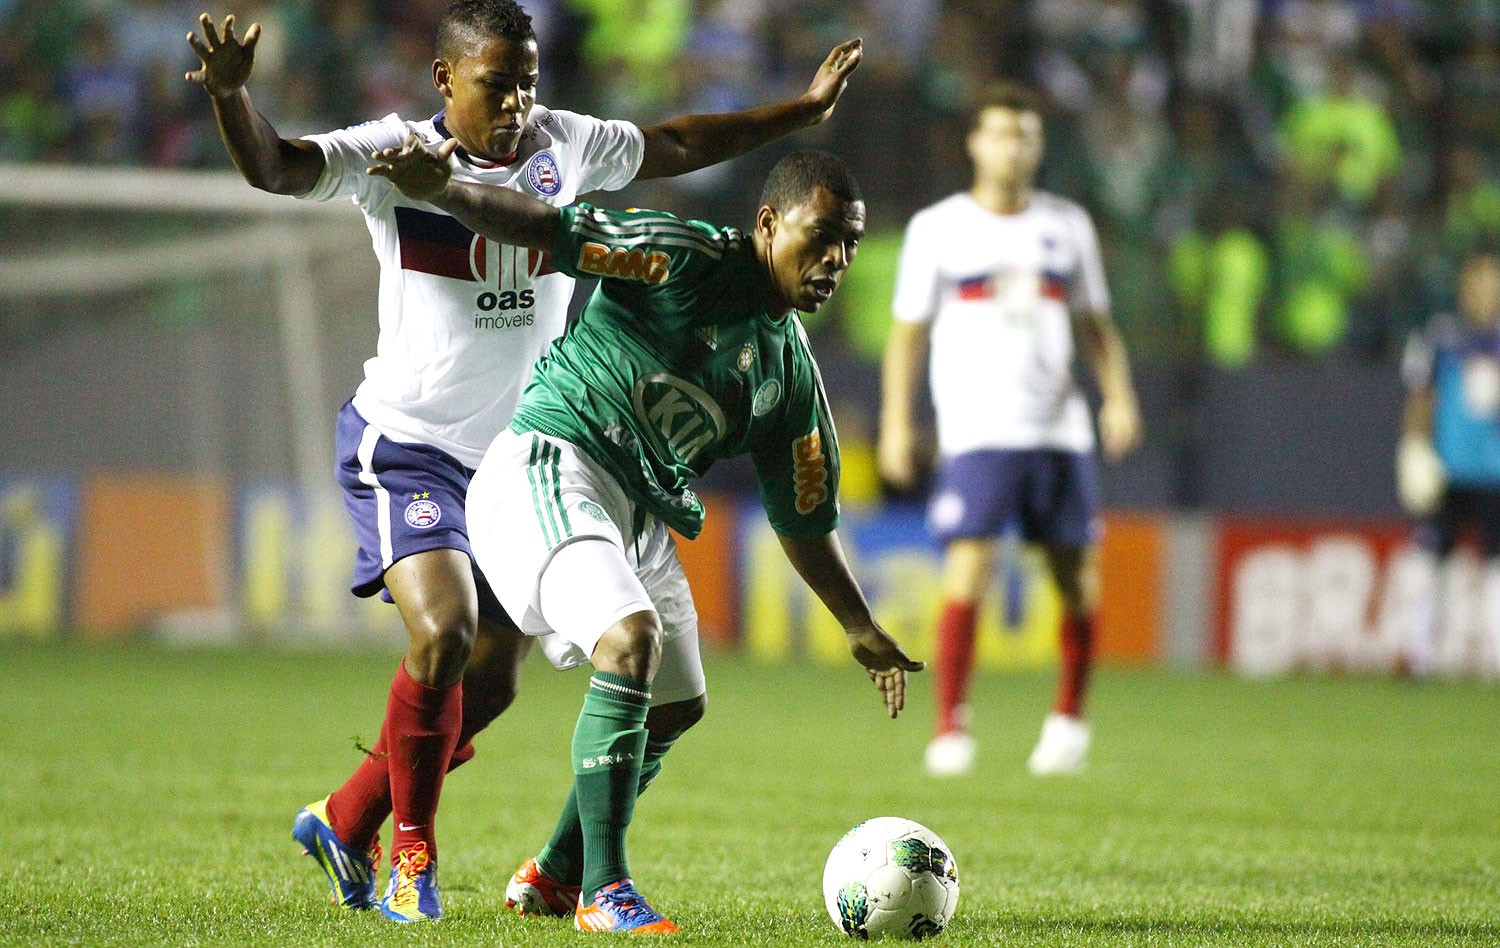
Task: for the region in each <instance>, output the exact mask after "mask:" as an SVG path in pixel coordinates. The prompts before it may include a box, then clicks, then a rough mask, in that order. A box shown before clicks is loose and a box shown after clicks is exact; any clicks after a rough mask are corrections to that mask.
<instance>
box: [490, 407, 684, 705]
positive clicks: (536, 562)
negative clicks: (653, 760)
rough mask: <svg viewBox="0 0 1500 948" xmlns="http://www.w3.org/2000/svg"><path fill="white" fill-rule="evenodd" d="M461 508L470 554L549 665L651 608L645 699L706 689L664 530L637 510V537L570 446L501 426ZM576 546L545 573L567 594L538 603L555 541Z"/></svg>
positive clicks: (664, 700) (619, 502)
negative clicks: (657, 660) (651, 654)
mask: <svg viewBox="0 0 1500 948" xmlns="http://www.w3.org/2000/svg"><path fill="white" fill-rule="evenodd" d="M465 508H466V515H467V519H468V525H469V543H470V546H471V547H472V549H473V551H474V560H475V562H477V563H478V564H479V568H480V570H481V571H482V572H483V573H484V575H485V578H486V579H487V580H488V581H489V584H490V587H491V588H492V589H494V591H495V596H496V597H497V598H498V599H499V600H500V604H501V605H502V606H504V607H505V611H506V612H507V613H509V614H510V616H511V618H513V619H515V620H516V623H517V624H518V625H519V626H520V627H521V631H522V632H524V633H526V634H527V635H532V636H536V637H537V639H538V641H539V643H540V644H541V646H542V651H543V652H545V653H546V655H547V658H548V659H549V660H550V661H551V662H552V664H553V665H554V666H555V667H557V668H572V667H574V666H576V665H581V664H583V663H584V662H586V661H588V658H589V656H590V655H592V654H593V652H594V646H596V645H597V644H598V643H599V639H600V637H601V636H603V635H604V633H605V632H607V631H608V630H609V628H610V627H611V626H613V625H614V624H615V623H616V622H619V621H620V620H621V619H623V618H625V617H626V616H628V615H631V614H632V613H635V612H643V611H647V610H650V611H654V612H655V613H656V614H657V616H658V617H659V618H660V619H661V626H662V660H661V667H660V669H659V670H658V671H657V674H656V678H655V680H654V681H653V682H652V685H651V695H652V701H651V703H652V704H653V705H659V704H669V703H671V702H674V701H684V700H686V699H688V698H696V697H697V696H699V695H701V694H703V693H704V690H705V685H704V678H703V664H702V660H701V658H700V656H699V652H698V612H697V610H696V609H695V608H694V607H693V595H692V591H691V590H690V589H689V588H688V582H687V576H686V575H685V574H684V573H683V571H682V563H681V562H679V561H678V559H677V544H676V543H675V542H674V541H673V539H672V534H671V532H670V531H669V530H668V529H667V528H666V526H665V525H663V524H662V523H661V522H660V521H659V520H657V519H656V518H655V517H651V516H647V517H646V518H645V526H644V527H643V528H642V530H641V533H640V535H639V536H635V535H634V534H633V530H632V526H633V524H634V522H635V516H636V506H635V504H633V503H631V501H630V499H629V498H628V497H627V496H626V495H625V492H624V491H623V490H621V489H620V486H619V485H618V484H617V483H615V481H614V479H613V478H612V477H610V476H609V475H608V474H606V473H605V472H604V471H603V470H602V469H601V468H600V467H599V466H598V465H596V464H595V463H594V462H593V461H591V460H590V459H589V458H588V457H586V456H585V455H584V454H583V453H581V452H580V451H579V450H578V449H577V448H576V447H574V446H573V445H572V444H570V443H568V442H566V441H563V440H561V439H558V438H552V437H549V436H547V435H542V434H537V433H535V432H527V433H525V434H517V433H515V432H513V431H510V430H509V429H507V430H505V431H503V432H501V433H500V436H499V437H497V438H496V439H495V440H494V442H493V443H492V444H491V445H490V448H489V450H488V451H486V452H485V455H484V460H483V461H481V462H480V464H479V469H478V470H477V471H476V472H475V474H474V478H473V480H472V481H471V482H470V484H469V493H468V499H467V502H466V504H465ZM600 541H602V542H600ZM575 545H576V549H574V550H570V552H569V555H567V556H565V557H563V558H562V561H561V562H560V563H559V564H558V565H559V567H560V568H563V569H566V570H567V575H566V576H553V577H549V579H553V580H559V581H563V582H566V583H567V584H569V585H571V586H575V587H577V594H576V595H573V596H567V595H558V594H556V592H555V591H554V594H553V595H551V596H550V597H549V599H548V601H547V604H546V607H545V608H544V603H543V597H542V586H543V583H542V577H543V576H544V575H545V574H546V573H547V571H548V569H549V568H550V567H551V566H552V565H553V560H554V558H555V557H556V556H557V554H558V551H559V550H562V549H564V548H568V547H571V546H575ZM575 553H576V554H578V555H576V556H575V555H574V554H575ZM555 585H556V584H555V583H549V586H555Z"/></svg>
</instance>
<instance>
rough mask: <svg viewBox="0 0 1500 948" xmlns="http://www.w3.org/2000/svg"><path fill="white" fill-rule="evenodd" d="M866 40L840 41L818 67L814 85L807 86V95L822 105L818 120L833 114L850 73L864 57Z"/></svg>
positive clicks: (820, 120) (847, 82)
mask: <svg viewBox="0 0 1500 948" xmlns="http://www.w3.org/2000/svg"><path fill="white" fill-rule="evenodd" d="M864 43H865V41H864V40H861V39H852V40H849V41H848V42H847V43H840V44H839V45H837V46H835V47H834V48H833V52H831V53H829V54H828V58H827V59H825V60H823V65H821V66H819V67H818V74H817V75H815V76H813V81H812V85H810V86H808V87H807V97H808V98H809V99H811V100H812V101H813V102H815V103H817V104H818V105H820V106H822V108H823V111H822V114H820V115H819V116H818V121H819V122H822V121H824V120H825V119H827V118H828V116H830V115H832V114H833V107H834V105H836V104H837V103H838V101H839V96H841V95H843V94H844V87H845V86H847V85H848V84H849V74H850V73H852V72H854V70H855V69H857V68H859V62H860V60H861V59H863V58H864V55H865V52H864V49H865V47H864Z"/></svg>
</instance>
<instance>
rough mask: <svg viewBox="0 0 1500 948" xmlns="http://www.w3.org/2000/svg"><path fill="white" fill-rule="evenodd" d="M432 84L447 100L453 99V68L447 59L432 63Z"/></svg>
mask: <svg viewBox="0 0 1500 948" xmlns="http://www.w3.org/2000/svg"><path fill="white" fill-rule="evenodd" d="M432 84H433V85H434V86H436V87H437V91H438V92H439V93H440V94H441V95H442V97H443V98H445V99H451V98H453V67H452V66H450V65H448V61H447V60H446V59H434V60H433V61H432Z"/></svg>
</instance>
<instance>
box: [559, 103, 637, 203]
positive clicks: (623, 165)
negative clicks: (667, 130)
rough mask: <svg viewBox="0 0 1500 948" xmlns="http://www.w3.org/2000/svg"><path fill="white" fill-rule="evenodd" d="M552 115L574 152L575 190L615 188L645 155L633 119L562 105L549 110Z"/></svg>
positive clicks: (622, 184)
mask: <svg viewBox="0 0 1500 948" xmlns="http://www.w3.org/2000/svg"><path fill="white" fill-rule="evenodd" d="M552 117H553V118H554V120H555V121H556V123H557V126H558V132H559V133H560V134H565V135H566V136H567V138H568V139H569V141H570V142H571V143H572V146H573V148H574V152H575V154H576V156H577V158H576V160H577V162H578V170H579V175H580V177H579V182H578V193H579V194H587V193H588V192H590V191H600V190H602V191H618V190H620V189H621V188H623V187H625V185H627V184H629V183H630V182H632V181H634V180H635V176H636V172H638V171H640V170H641V161H642V160H643V159H644V158H645V155H646V136H645V135H643V134H642V133H641V130H640V128H639V127H637V126H636V125H635V124H634V123H632V122H624V121H620V120H618V119H609V120H606V119H598V118H594V117H593V116H592V115H580V114H578V113H577V112H567V111H564V110H562V109H554V110H552Z"/></svg>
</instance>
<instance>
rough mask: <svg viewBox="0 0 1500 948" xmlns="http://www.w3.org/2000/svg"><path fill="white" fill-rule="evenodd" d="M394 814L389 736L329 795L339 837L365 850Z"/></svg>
mask: <svg viewBox="0 0 1500 948" xmlns="http://www.w3.org/2000/svg"><path fill="white" fill-rule="evenodd" d="M390 815H391V768H390V760H389V751H388V749H387V742H386V739H385V725H384V724H382V725H381V728H380V739H379V740H377V741H376V742H375V746H374V747H373V748H371V749H370V752H369V753H367V754H366V755H365V759H364V760H362V761H360V764H359V766H358V767H356V768H354V773H353V774H351V775H350V776H349V779H348V780H346V781H344V785H343V786H342V787H339V788H338V789H337V790H335V791H333V793H332V794H330V795H329V797H328V825H329V826H331V827H333V831H334V833H336V834H337V835H338V838H339V839H342V840H343V841H344V842H346V843H348V844H349V845H350V846H352V847H353V848H355V849H357V850H360V851H361V852H363V851H365V850H367V849H369V848H370V847H371V846H373V845H374V844H375V838H376V836H377V834H379V833H380V826H381V824H383V823H384V822H385V818H386V817H388V816H390Z"/></svg>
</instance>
